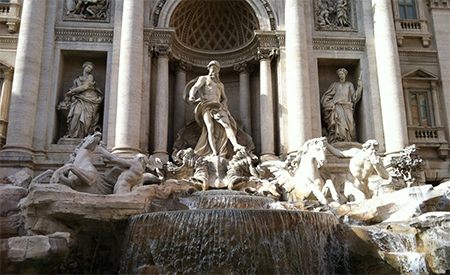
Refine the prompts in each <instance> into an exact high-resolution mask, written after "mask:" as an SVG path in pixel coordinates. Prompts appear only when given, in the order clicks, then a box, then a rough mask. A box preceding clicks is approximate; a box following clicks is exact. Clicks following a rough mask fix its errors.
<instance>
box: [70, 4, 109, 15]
mask: <svg viewBox="0 0 450 275" xmlns="http://www.w3.org/2000/svg"><path fill="white" fill-rule="evenodd" d="M108 6H109V1H108V0H67V13H66V15H68V16H75V17H78V16H80V17H83V18H92V19H99V18H106V17H107V16H106V10H107V9H108Z"/></svg>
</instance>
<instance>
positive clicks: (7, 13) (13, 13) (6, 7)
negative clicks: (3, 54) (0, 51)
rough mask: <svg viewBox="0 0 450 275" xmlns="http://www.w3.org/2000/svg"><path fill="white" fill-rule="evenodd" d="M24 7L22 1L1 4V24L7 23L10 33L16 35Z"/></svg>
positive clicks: (13, 0) (12, 0)
mask: <svg viewBox="0 0 450 275" xmlns="http://www.w3.org/2000/svg"><path fill="white" fill-rule="evenodd" d="M21 10H22V5H21V3H20V0H11V1H10V3H0V22H6V25H7V26H8V32H9V33H15V32H16V31H17V28H18V26H19V22H20V13H21Z"/></svg>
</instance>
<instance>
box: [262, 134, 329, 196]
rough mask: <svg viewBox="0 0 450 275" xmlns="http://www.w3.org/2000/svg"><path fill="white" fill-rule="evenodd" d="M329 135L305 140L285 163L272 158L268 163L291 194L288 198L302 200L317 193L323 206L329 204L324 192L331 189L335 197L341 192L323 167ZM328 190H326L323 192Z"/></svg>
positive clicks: (277, 182)
mask: <svg viewBox="0 0 450 275" xmlns="http://www.w3.org/2000/svg"><path fill="white" fill-rule="evenodd" d="M326 144H327V141H326V138H325V137H320V138H313V139H310V140H308V141H306V142H305V144H304V145H303V147H302V148H301V149H300V151H299V152H298V153H297V154H296V156H295V157H293V158H292V157H291V158H289V159H288V160H287V161H285V162H280V161H268V162H266V163H265V164H264V166H266V167H267V168H268V169H269V170H270V171H271V172H272V173H273V174H274V175H275V178H276V184H277V185H279V186H281V187H283V188H284V189H285V190H286V192H287V194H288V201H292V202H294V201H302V200H304V199H306V198H307V197H309V196H310V195H314V196H315V197H316V199H317V200H318V201H319V202H320V203H321V204H323V205H325V204H328V201H327V199H326V198H325V195H324V192H326V191H327V190H330V192H331V194H332V197H333V199H334V200H337V192H336V189H335V188H334V185H333V183H332V182H331V180H327V181H326V183H324V180H323V178H322V176H321V172H320V170H319V168H321V167H322V166H323V165H324V163H325V156H326V154H325V152H326ZM322 191H324V192H322Z"/></svg>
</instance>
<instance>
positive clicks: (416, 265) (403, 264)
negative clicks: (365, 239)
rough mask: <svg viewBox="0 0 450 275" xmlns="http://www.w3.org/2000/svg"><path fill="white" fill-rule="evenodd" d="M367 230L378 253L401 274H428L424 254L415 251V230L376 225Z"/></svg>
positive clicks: (416, 249)
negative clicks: (407, 230)
mask: <svg viewBox="0 0 450 275" xmlns="http://www.w3.org/2000/svg"><path fill="white" fill-rule="evenodd" d="M368 232H369V236H370V237H371V240H372V242H373V243H374V245H375V246H376V247H377V248H378V249H379V254H380V255H381V256H382V257H383V258H384V260H385V261H387V262H389V263H390V264H391V265H392V266H394V267H396V268H397V269H398V271H399V272H401V274H428V271H427V267H426V261H425V254H424V253H418V252H417V251H418V248H417V241H416V234H415V232H399V231H397V230H394V231H391V230H388V229H383V228H380V227H376V226H374V227H371V228H370V229H369V230H368Z"/></svg>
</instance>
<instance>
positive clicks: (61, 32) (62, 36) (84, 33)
mask: <svg viewBox="0 0 450 275" xmlns="http://www.w3.org/2000/svg"><path fill="white" fill-rule="evenodd" d="M113 36H114V31H113V30H112V29H69V28H56V29H55V41H65V42H88V43H112V42H113Z"/></svg>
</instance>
